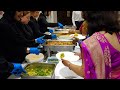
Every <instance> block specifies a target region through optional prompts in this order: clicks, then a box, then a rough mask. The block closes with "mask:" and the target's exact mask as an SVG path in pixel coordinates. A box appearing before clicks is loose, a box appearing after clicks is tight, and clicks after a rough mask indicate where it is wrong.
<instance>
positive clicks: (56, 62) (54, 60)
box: [46, 56, 59, 64]
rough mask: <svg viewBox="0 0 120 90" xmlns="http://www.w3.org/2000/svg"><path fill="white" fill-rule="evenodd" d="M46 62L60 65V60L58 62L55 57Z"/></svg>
mask: <svg viewBox="0 0 120 90" xmlns="http://www.w3.org/2000/svg"><path fill="white" fill-rule="evenodd" d="M46 62H47V63H54V64H58V63H59V60H58V59H57V58H56V57H55V56H52V57H48V58H47V61H46Z"/></svg>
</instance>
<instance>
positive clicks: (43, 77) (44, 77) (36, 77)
mask: <svg viewBox="0 0 120 90" xmlns="http://www.w3.org/2000/svg"><path fill="white" fill-rule="evenodd" d="M34 64H38V65H43V66H44V67H45V66H52V67H53V72H52V74H51V75H50V76H27V75H26V74H21V78H22V79H54V77H55V76H54V70H55V67H56V64H54V63H53V64H52V63H29V64H27V65H26V66H25V67H24V69H25V68H26V67H27V66H29V65H34Z"/></svg>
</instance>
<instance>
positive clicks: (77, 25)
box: [75, 21, 83, 30]
mask: <svg viewBox="0 0 120 90" xmlns="http://www.w3.org/2000/svg"><path fill="white" fill-rule="evenodd" d="M82 23H83V21H75V25H76V30H79V28H80V26H81V24H82Z"/></svg>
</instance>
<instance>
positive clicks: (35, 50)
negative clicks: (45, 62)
mask: <svg viewBox="0 0 120 90" xmlns="http://www.w3.org/2000/svg"><path fill="white" fill-rule="evenodd" d="M29 52H30V53H33V54H39V53H40V49H38V48H34V47H32V48H30V50H29Z"/></svg>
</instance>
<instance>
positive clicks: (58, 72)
mask: <svg viewBox="0 0 120 90" xmlns="http://www.w3.org/2000/svg"><path fill="white" fill-rule="evenodd" d="M57 33H58V32H57ZM67 33H68V31H67ZM62 41H64V40H62ZM67 41H71V40H67ZM58 46H59V47H58ZM58 46H47V45H45V46H44V47H45V49H46V51H47V55H46V56H47V57H52V56H51V54H50V51H57V52H58V51H64V50H65V51H70V52H80V47H79V45H78V43H77V46H75V45H66V46H62V47H61V45H58ZM63 47H64V48H63ZM68 47H69V48H68ZM45 61H46V59H45V60H43V62H44V63H47V62H45ZM71 63H74V64H76V65H80V66H81V65H82V60H78V61H74V62H71ZM26 64H27V63H24V64H22V66H23V67H25V65H26ZM8 79H22V78H21V77H17V76H15V75H11V76H10V77H9V78H8ZM51 79H84V78H83V77H80V76H78V75H77V74H75V73H74V72H73V71H72V70H70V69H69V68H68V67H66V66H64V65H63V64H62V62H61V61H59V63H58V64H57V65H56V68H55V70H54V77H53V78H51Z"/></svg>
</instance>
